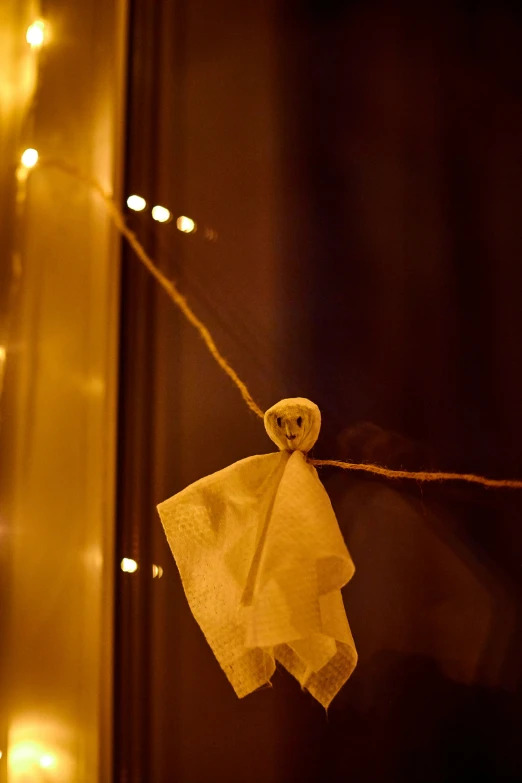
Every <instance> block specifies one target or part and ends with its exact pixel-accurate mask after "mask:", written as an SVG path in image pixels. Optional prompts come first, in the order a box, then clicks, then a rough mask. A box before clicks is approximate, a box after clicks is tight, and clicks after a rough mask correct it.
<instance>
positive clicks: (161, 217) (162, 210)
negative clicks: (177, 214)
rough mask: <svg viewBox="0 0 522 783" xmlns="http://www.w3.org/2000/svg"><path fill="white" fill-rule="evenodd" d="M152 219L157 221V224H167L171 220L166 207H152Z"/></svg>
mask: <svg viewBox="0 0 522 783" xmlns="http://www.w3.org/2000/svg"><path fill="white" fill-rule="evenodd" d="M152 217H153V218H154V220H157V221H158V223H168V222H169V220H170V219H171V214H170V212H169V210H168V209H167V208H166V207H160V206H156V207H152Z"/></svg>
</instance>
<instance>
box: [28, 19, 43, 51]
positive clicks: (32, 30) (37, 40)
mask: <svg viewBox="0 0 522 783" xmlns="http://www.w3.org/2000/svg"><path fill="white" fill-rule="evenodd" d="M25 40H26V41H27V43H28V44H29V46H30V47H31V49H39V48H40V46H42V45H43V43H44V41H45V22H44V21H43V20H42V19H37V20H36V22H33V23H32V24H30V25H29V27H28V28H27V32H26V34H25Z"/></svg>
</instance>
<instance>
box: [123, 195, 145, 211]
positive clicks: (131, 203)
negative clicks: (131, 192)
mask: <svg viewBox="0 0 522 783" xmlns="http://www.w3.org/2000/svg"><path fill="white" fill-rule="evenodd" d="M127 206H128V208H129V209H133V210H134V212H143V210H144V209H145V207H146V206H147V202H146V201H145V199H144V198H142V197H141V196H129V198H128V199H127Z"/></svg>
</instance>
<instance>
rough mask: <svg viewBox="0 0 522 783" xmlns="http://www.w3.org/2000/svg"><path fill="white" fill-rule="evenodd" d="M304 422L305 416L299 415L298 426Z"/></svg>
mask: <svg viewBox="0 0 522 783" xmlns="http://www.w3.org/2000/svg"><path fill="white" fill-rule="evenodd" d="M302 423H303V418H302V416H298V417H297V426H298V427H300V426H301V424H302Z"/></svg>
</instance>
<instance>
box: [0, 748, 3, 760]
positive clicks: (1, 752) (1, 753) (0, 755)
mask: <svg viewBox="0 0 522 783" xmlns="http://www.w3.org/2000/svg"><path fill="white" fill-rule="evenodd" d="M3 755H4V753H3V751H1V750H0V759H1V758H2V756H3Z"/></svg>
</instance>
